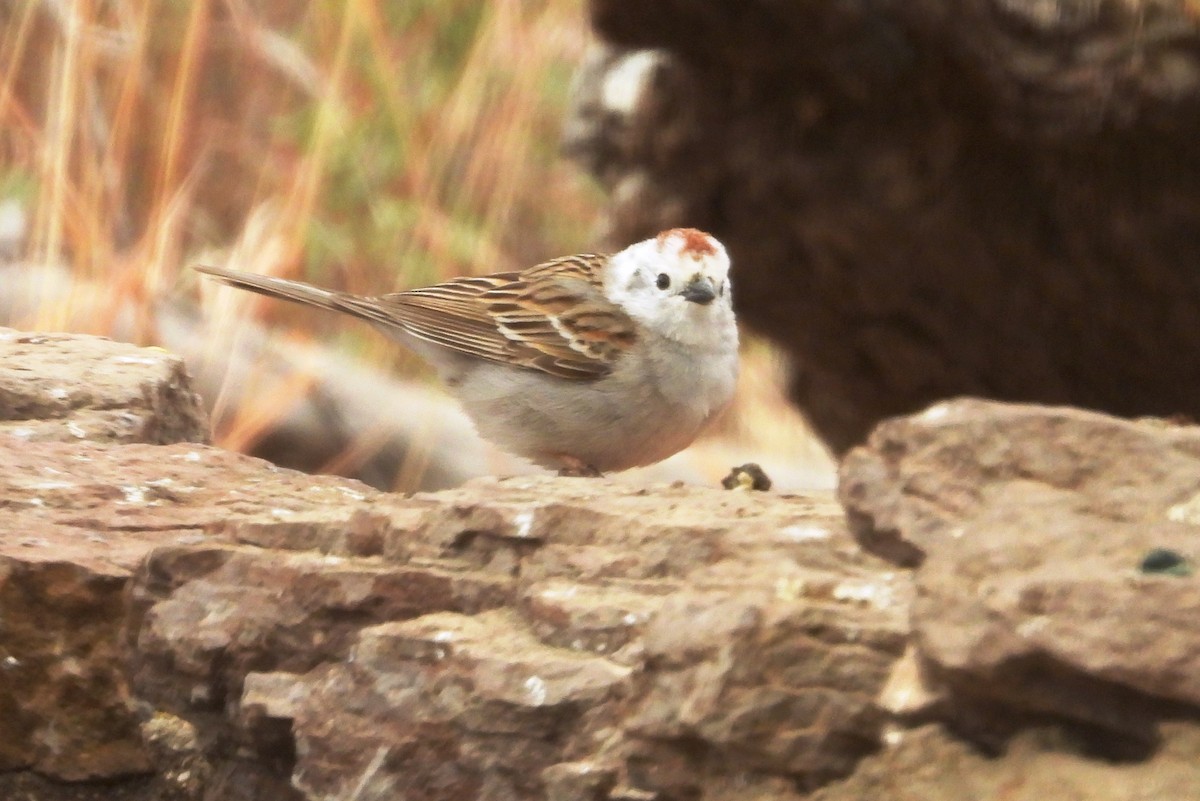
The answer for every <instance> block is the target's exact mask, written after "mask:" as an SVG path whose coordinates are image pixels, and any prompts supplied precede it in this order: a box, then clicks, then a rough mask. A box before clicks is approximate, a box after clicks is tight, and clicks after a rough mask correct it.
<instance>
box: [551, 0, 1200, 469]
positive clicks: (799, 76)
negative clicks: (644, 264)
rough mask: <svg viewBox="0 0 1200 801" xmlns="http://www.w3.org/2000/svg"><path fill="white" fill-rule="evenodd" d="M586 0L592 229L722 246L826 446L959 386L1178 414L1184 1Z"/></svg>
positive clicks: (1186, 347) (1189, 312) (1188, 190)
mask: <svg viewBox="0 0 1200 801" xmlns="http://www.w3.org/2000/svg"><path fill="white" fill-rule="evenodd" d="M588 5H589V10H590V13H591V19H592V24H593V27H594V29H595V30H596V33H597V35H598V38H599V39H600V40H601V41H602V42H603V46H602V48H601V49H600V51H599V52H598V53H597V54H596V55H595V57H594V58H593V59H592V60H591V62H590V63H589V64H587V65H585V66H584V67H582V68H581V69H580V71H579V75H578V82H579V87H580V88H579V91H578V99H577V102H576V108H575V110H574V111H573V113H572V119H571V120H570V121H569V123H568V124H567V126H566V137H567V149H568V152H570V153H571V154H572V155H573V156H574V157H575V158H576V159H577V160H578V161H580V162H581V163H582V164H584V165H585V166H586V167H587V169H588V170H589V171H590V172H591V173H592V174H593V175H595V176H596V177H597V178H598V179H599V180H600V181H601V182H602V183H603V185H604V186H605V187H606V188H608V190H609V192H610V195H611V199H610V203H609V208H608V209H607V211H606V215H605V220H604V223H603V232H604V238H605V240H606V244H607V245H609V246H611V247H619V246H623V245H625V244H628V243H629V242H633V241H637V240H639V239H642V238H644V237H645V236H647V235H652V234H653V233H655V232H657V231H659V230H661V229H663V228H668V227H673V226H677V225H687V226H695V227H699V228H704V229H706V230H710V231H711V232H712V233H714V234H715V235H716V236H718V237H719V238H721V240H722V241H723V242H724V243H725V244H726V246H727V247H728V248H729V252H730V254H731V256H732V259H733V265H734V267H733V270H734V285H735V287H736V291H735V293H734V300H735V303H736V304H737V308H738V313H739V317H740V319H742V320H743V321H745V322H746V323H747V324H749V325H750V326H751V327H752V328H754V329H756V330H757V331H760V332H762V333H765V334H766V335H768V336H769V337H771V338H772V339H773V340H775V341H776V342H778V343H780V344H781V345H782V346H783V347H784V348H785V349H786V350H787V351H788V353H789V354H790V355H791V357H792V362H793V366H794V373H793V378H792V382H791V387H790V390H791V395H792V397H793V398H794V399H795V400H796V402H797V404H798V405H799V406H800V407H801V408H802V409H803V410H804V411H805V413H806V415H807V417H808V419H809V420H810V421H811V422H812V423H813V425H814V427H815V429H816V430H817V431H818V433H819V434H820V435H821V436H822V437H823V438H824V439H825V440H826V442H827V443H828V444H829V445H830V446H831V447H832V448H833V449H834V450H835V451H837V452H838V453H839V454H840V453H842V452H845V451H846V450H847V449H849V448H850V447H852V446H854V445H856V444H858V443H860V442H861V441H862V439H863V438H864V437H865V436H866V435H867V433H868V432H869V431H870V429H871V428H872V427H873V426H874V425H875V424H876V423H878V422H879V421H880V420H882V419H884V418H886V417H890V416H894V415H898V414H910V413H914V412H916V411H918V410H919V409H921V408H923V407H925V406H926V405H928V404H930V403H933V402H936V401H939V400H942V399H944V398H948V397H955V396H958V395H975V396H981V397H990V398H995V399H1000V400H1010V401H1027V402H1042V403H1070V404H1078V405H1081V406H1085V407H1087V408H1093V409H1103V410H1106V411H1109V412H1113V413H1117V414H1123V415H1148V414H1150V415H1171V414H1175V413H1183V414H1188V415H1191V416H1193V417H1196V416H1200V396H1197V393H1196V392H1195V391H1194V389H1193V387H1194V386H1196V384H1197V383H1198V382H1200V339H1198V338H1197V337H1196V336H1195V335H1194V333H1195V325H1194V317H1195V315H1194V309H1196V308H1197V307H1200V282H1197V281H1196V280H1195V265H1196V264H1197V263H1200V237H1197V236H1196V235H1195V231H1196V230H1197V229H1198V228H1200V154H1198V153H1197V150H1196V149H1195V148H1194V147H1192V143H1193V142H1195V141H1196V140H1197V138H1198V136H1200V114H1197V112H1196V109H1197V108H1198V103H1197V101H1198V100H1200V58H1198V57H1197V53H1200V47H1198V45H1200V26H1197V24H1196V15H1195V7H1194V4H1191V3H1187V2H1175V3H1168V4H1160V5H1156V6H1153V8H1151V7H1149V6H1146V5H1144V4H1128V3H1116V2H1061V1H1060V2H1050V1H1048V0H1003V1H1002V2H1001V1H1000V0H969V1H968V2H962V3H953V4H947V3H942V2H929V0H916V1H915V2H893V3H868V2H838V3H777V2H763V1H762V0H751V1H750V2H746V1H744V0H708V1H707V2H702V3H694V2H683V1H682V0H662V2H655V3H645V2H639V1H638V0H591V2H590V3H589V4H588Z"/></svg>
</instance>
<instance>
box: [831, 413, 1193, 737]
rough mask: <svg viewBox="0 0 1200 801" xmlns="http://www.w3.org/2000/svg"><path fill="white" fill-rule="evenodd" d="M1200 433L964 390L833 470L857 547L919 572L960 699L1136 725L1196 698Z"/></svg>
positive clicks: (936, 644)
mask: <svg viewBox="0 0 1200 801" xmlns="http://www.w3.org/2000/svg"><path fill="white" fill-rule="evenodd" d="M1198 475H1200V429H1198V428H1196V427H1193V426H1177V425H1173V424H1169V423H1163V422H1159V421H1133V422H1131V421H1124V420H1118V419H1115V418H1111V417H1107V416H1105V415H1100V414H1095V413H1091V412H1083V411H1078V410H1074V409H1063V408H1046V407H1028V406H1009V405H1004V404H993V403H983V402H977V401H958V402H953V403H946V404H941V405H938V406H935V407H933V408H931V409H929V410H928V411H926V412H925V413H923V414H920V415H917V416H914V417H910V418H903V419H898V420H893V421H889V422H887V423H884V424H883V425H881V426H880V427H879V428H878V429H877V430H876V431H875V432H874V433H873V434H872V435H871V437H870V439H869V440H868V443H867V445H866V446H864V447H863V448H860V449H857V450H855V451H853V452H852V453H851V454H850V455H849V456H848V457H847V458H846V460H845V462H844V463H843V466H842V474H841V482H842V483H841V489H840V496H841V498H842V501H843V503H845V505H846V507H847V511H848V514H849V515H850V517H851V519H852V520H853V521H855V531H856V533H857V535H858V536H859V538H860V539H861V540H862V542H863V543H864V545H866V547H868V548H869V549H872V550H875V551H877V552H880V553H884V554H889V555H891V556H892V557H893V558H895V559H897V560H899V561H901V562H903V563H905V564H910V563H914V562H917V561H920V562H921V567H920V569H919V570H918V572H917V574H916V584H917V598H916V601H915V603H914V605H913V619H912V624H913V636H914V638H915V642H916V643H917V644H918V647H919V650H920V653H921V655H922V657H923V658H924V659H925V660H928V662H929V663H931V665H932V666H934V667H935V668H936V671H937V672H938V674H939V675H940V677H941V680H942V681H944V682H946V683H948V684H950V685H952V687H953V688H954V690H955V691H956V692H957V693H958V694H959V696H960V698H959V700H960V702H962V701H964V700H966V699H980V700H983V701H985V702H987V703H991V704H994V703H999V704H1001V705H1003V706H1004V707H1006V708H1014V709H1019V710H1025V711H1026V712H1034V713H1051V714H1054V715H1059V716H1063V717H1066V718H1069V719H1073V720H1077V721H1082V722H1085V723H1088V724H1092V725H1098V726H1102V727H1105V728H1107V729H1110V730H1111V731H1114V732H1121V733H1123V734H1125V735H1126V736H1132V737H1143V738H1145V737H1152V736H1153V728H1154V726H1155V725H1156V722H1157V721H1158V720H1160V719H1161V718H1162V717H1164V716H1172V715H1182V714H1190V712H1189V710H1195V709H1196V708H1197V707H1200V683H1198V682H1197V680H1196V677H1197V676H1200V661H1198V659H1200V657H1198V655H1200V628H1198V627H1197V626H1196V625H1195V621H1196V620H1197V619H1200V585H1198V584H1197V583H1196V581H1195V580H1194V579H1192V578H1190V577H1187V576H1179V575H1173V574H1169V573H1167V574H1149V573H1146V572H1144V571H1143V570H1142V563H1143V560H1144V557H1145V555H1146V554H1147V553H1148V552H1151V551H1153V550H1154V549H1158V548H1166V549H1169V550H1171V551H1173V552H1175V553H1177V554H1180V555H1183V556H1184V557H1185V558H1186V559H1188V560H1190V561H1192V562H1195V561H1196V560H1197V559H1198V558H1200V546H1198V545H1197V542H1198V539H1197V534H1198V533H1200V531H1198V529H1197V526H1198V525H1200V517H1197V516H1196V515H1195V514H1194V513H1193V511H1192V510H1193V509H1194V508H1195V507H1196V504H1197V501H1196V498H1197V497H1198V493H1200V480H1198V479H1197V478H1196V477H1197V476H1198Z"/></svg>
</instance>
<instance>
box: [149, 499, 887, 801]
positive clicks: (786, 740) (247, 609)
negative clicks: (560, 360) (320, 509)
mask: <svg viewBox="0 0 1200 801" xmlns="http://www.w3.org/2000/svg"><path fill="white" fill-rule="evenodd" d="M314 502H315V503H320V504H321V505H322V506H327V505H329V504H332V505H334V506H336V507H339V508H352V509H355V510H356V513H357V514H359V515H362V514H368V515H370V519H371V520H373V521H375V523H374V524H373V526H374V529H373V530H374V532H375V534H374V535H371V536H360V537H358V538H348V537H345V536H340V537H338V538H335V539H331V540H325V541H316V540H314V539H313V538H312V537H311V535H309V534H302V535H301V536H300V537H299V538H297V539H292V536H293V534H296V533H298V532H301V531H302V530H301V529H298V528H297V527H295V526H294V525H292V524H291V523H289V522H288V521H286V520H283V521H281V519H280V516H279V510H278V509H277V508H274V507H272V506H267V505H265V504H264V507H263V509H261V510H260V512H259V513H257V514H248V515H247V514H237V515H227V516H226V517H225V519H224V520H223V522H221V523H220V524H219V526H217V528H216V530H219V531H220V532H221V534H222V536H223V537H224V538H227V539H229V540H235V541H237V542H238V543H240V544H238V545H228V544H215V545H198V546H171V547H165V548H161V549H159V550H157V551H156V552H155V553H154V554H152V555H150V557H149V558H148V559H147V560H146V561H145V562H144V566H143V568H142V570H140V571H139V573H138V576H137V577H136V579H135V581H134V584H133V588H132V598H133V599H134V607H133V614H132V617H131V625H130V627H129V635H130V644H131V646H133V647H132V649H131V650H132V652H133V653H134V657H133V660H134V664H133V676H134V679H133V681H134V687H135V690H136V692H137V693H138V695H139V696H140V697H142V698H145V699H147V700H149V701H150V702H151V703H153V704H154V705H155V706H156V708H159V709H163V710H166V711H167V712H169V713H170V714H174V715H179V716H182V717H184V718H187V719H189V720H191V721H193V722H194V723H195V725H196V726H197V727H198V729H199V731H200V736H201V739H211V740H213V741H223V742H227V743H228V746H227V747H229V748H235V747H236V748H237V749H238V750H240V751H241V752H242V753H247V752H249V753H254V754H257V755H258V756H259V759H258V762H259V763H260V764H265V765H273V766H274V768H273V770H274V771H275V774H274V779H275V781H277V782H279V783H280V784H281V785H282V784H284V783H286V782H287V781H288V777H289V775H290V776H291V777H292V778H291V781H293V782H294V785H295V786H296V787H297V788H299V789H300V790H301V791H302V792H303V793H305V794H306V796H305V797H312V798H326V797H346V796H347V795H348V794H351V793H358V794H359V795H358V796H357V797H360V798H390V797H395V795H397V794H400V795H404V794H408V795H410V796H412V795H420V794H421V793H427V792H433V796H432V797H446V798H451V797H487V798H504V797H531V796H537V795H538V794H540V793H543V792H548V791H547V790H546V789H545V782H546V781H547V779H544V778H543V775H545V776H548V777H550V778H549V779H548V780H549V781H551V782H552V784H553V786H554V787H558V788H559V790H557V791H556V792H566V791H565V790H563V789H562V788H563V787H568V786H576V785H579V783H580V782H582V783H583V784H585V785H588V786H591V785H590V784H589V782H590V781H591V779H588V778H587V777H595V780H596V785H595V786H596V787H601V786H603V787H610V789H612V792H614V793H619V792H623V791H622V790H621V789H620V788H625V789H626V790H629V791H631V792H632V791H638V792H648V793H655V792H657V793H665V794H667V795H670V794H671V793H678V792H685V791H686V792H688V793H693V794H695V793H702V792H703V791H704V787H706V786H707V785H708V784H709V783H714V784H719V783H720V782H722V781H725V780H729V779H731V777H732V775H733V774H731V773H730V771H731V770H732V768H731V767H730V763H729V762H728V760H729V759H730V756H731V755H736V762H737V774H738V775H745V776H746V777H748V778H751V779H753V780H754V782H757V783H759V784H766V785H770V782H771V781H772V780H773V779H786V780H789V781H790V780H793V778H794V777H797V776H805V777H810V778H811V779H812V780H813V781H817V780H823V779H824V778H826V777H828V776H834V775H839V774H843V773H845V772H847V771H848V770H850V769H851V768H852V766H853V764H854V762H855V760H856V759H857V758H858V757H859V756H860V755H861V754H862V753H864V752H866V751H869V750H870V749H871V748H873V747H874V743H875V742H877V738H878V734H879V730H880V726H881V725H882V722H883V721H882V717H881V716H880V715H879V714H878V713H877V712H876V711H875V709H874V705H873V699H874V697H875V695H876V694H877V693H878V692H879V689H880V687H881V686H882V684H883V682H884V681H885V680H886V678H887V676H888V672H889V670H890V667H891V663H892V662H893V661H894V660H895V659H896V658H897V657H898V656H899V654H900V653H901V652H902V650H903V645H904V630H905V618H906V610H907V604H908V598H909V596H908V592H909V585H908V583H907V580H906V577H905V575H904V574H903V573H902V572H898V571H895V570H893V569H891V568H890V567H889V566H888V565H886V563H883V562H881V561H879V560H877V559H875V558H874V557H871V556H869V555H867V554H865V553H863V552H862V551H861V550H859V549H858V547H857V546H856V545H855V543H854V542H853V540H852V539H851V538H850V537H849V535H848V533H847V532H846V531H845V529H844V525H843V524H842V523H841V521H840V519H839V518H840V512H839V510H838V509H837V508H836V506H834V505H832V504H831V503H830V502H829V500H828V499H821V498H809V497H801V496H795V497H779V496H770V495H766V494H761V493H752V494H746V493H728V492H723V491H717V490H703V489H697V488H686V487H682V486H678V487H665V486H658V487H653V488H648V489H635V488H630V487H628V486H625V485H622V484H619V483H615V482H608V481H603V480H599V481H593V480H568V479H558V478H520V479H509V480H505V481H500V482H496V481H491V480H489V481H484V482H480V483H473V484H471V485H469V486H467V487H465V488H463V489H461V490H458V491H452V492H445V493H439V494H438V495H428V496H416V497H415V498H413V499H411V500H409V501H403V502H401V501H400V500H398V499H395V498H390V499H389V498H386V496H378V497H376V496H372V497H370V498H364V499H360V500H355V499H353V498H348V497H343V498H326V499H318V500H317V501H314ZM352 517H353V516H352ZM635 520H636V521H638V522H637V524H636V525H631V522H632V521H635ZM359 528H360V529H364V526H362V525H360V526H359ZM360 533H361V532H360ZM288 540H291V541H290V542H288ZM335 540H336V541H335ZM352 542H354V543H357V544H355V545H351V544H350V543H352ZM363 543H368V544H367V545H365V546H364V545H363ZM297 544H299V545H300V547H302V548H315V549H317V550H318V551H319V552H312V551H308V550H304V551H295V550H291V549H292V548H295V547H296V546H297ZM229 715H233V716H234V720H233V721H231V720H230V719H229V717H228V716H229ZM280 732H290V733H291V735H290V736H285V737H283V738H282V739H283V741H284V742H282V743H281V735H280ZM292 737H294V741H293V740H292V739H291V738H292ZM718 755H721V756H718ZM580 763H586V764H588V765H592V766H594V768H593V769H588V770H586V771H583V774H584V777H583V778H581V777H580V772H579V770H578V769H577V768H573V767H571V766H572V765H578V764H580ZM605 777H607V778H605ZM431 788H438V789H437V791H436V792H434V791H433V790H432V789H431Z"/></svg>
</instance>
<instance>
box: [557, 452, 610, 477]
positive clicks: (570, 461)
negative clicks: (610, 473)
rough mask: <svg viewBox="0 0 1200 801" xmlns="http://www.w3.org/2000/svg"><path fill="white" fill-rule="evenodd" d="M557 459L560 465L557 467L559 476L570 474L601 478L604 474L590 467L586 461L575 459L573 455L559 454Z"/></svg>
mask: <svg viewBox="0 0 1200 801" xmlns="http://www.w3.org/2000/svg"><path fill="white" fill-rule="evenodd" d="M558 461H559V462H560V463H561V464H562V467H560V468H559V469H558V474H559V475H560V476H571V477H574V478H603V477H604V474H603V473H601V472H600V471H599V470H597V469H596V468H595V467H592V466H591V465H590V464H588V463H587V462H584V461H582V460H580V459H576V458H575V457H574V456H567V455H566V454H560V455H559V456H558Z"/></svg>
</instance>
